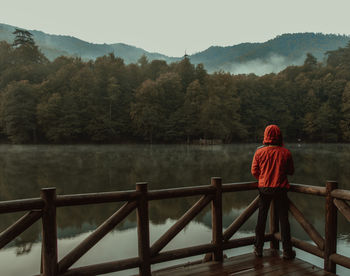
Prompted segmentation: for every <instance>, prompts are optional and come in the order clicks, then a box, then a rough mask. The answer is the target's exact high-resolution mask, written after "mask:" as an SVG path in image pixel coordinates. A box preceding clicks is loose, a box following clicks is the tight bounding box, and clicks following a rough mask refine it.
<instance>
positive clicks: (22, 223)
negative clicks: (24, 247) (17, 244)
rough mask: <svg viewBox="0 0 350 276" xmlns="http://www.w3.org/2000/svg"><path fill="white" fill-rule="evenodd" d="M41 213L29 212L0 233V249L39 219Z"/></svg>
mask: <svg viewBox="0 0 350 276" xmlns="http://www.w3.org/2000/svg"><path fill="white" fill-rule="evenodd" d="M41 214H42V211H41V210H40V211H30V212H29V213H27V214H25V215H24V216H23V217H21V218H20V219H19V220H17V221H16V222H15V223H14V224H12V225H11V226H10V227H8V228H7V229H5V230H4V231H2V232H1V233H0V249H1V248H3V247H4V246H5V245H6V244H8V243H9V242H11V241H12V240H14V239H15V238H16V237H17V236H19V235H20V234H21V233H23V231H25V230H26V229H27V228H28V227H30V226H31V225H33V224H34V223H35V222H36V221H37V220H38V219H40V218H41Z"/></svg>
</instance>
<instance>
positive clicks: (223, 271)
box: [152, 250, 335, 276]
mask: <svg viewBox="0 0 350 276" xmlns="http://www.w3.org/2000/svg"><path fill="white" fill-rule="evenodd" d="M169 275H171V276H192V275H200V276H219V275H226V276H233V275H239V276H253V275H269V276H270V275H272V276H277V275H283V276H285V275H293V276H299V275H300V276H302V275H327V276H328V275H329V276H331V275H335V274H333V273H330V272H326V271H324V270H323V269H322V268H319V267H316V266H314V265H312V264H310V263H308V262H305V261H302V260H300V259H294V260H288V261H286V260H283V259H282V257H281V256H279V255H276V254H273V252H272V251H270V250H265V251H264V257H263V258H257V257H255V256H254V254H253V253H248V254H244V255H239V256H235V257H231V258H228V259H225V260H224V262H223V263H220V262H206V263H200V264H194V265H188V264H185V265H182V266H174V267H172V268H166V269H162V270H158V271H154V272H153V273H152V276H169Z"/></svg>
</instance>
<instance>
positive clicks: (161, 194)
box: [0, 181, 350, 214]
mask: <svg viewBox="0 0 350 276" xmlns="http://www.w3.org/2000/svg"><path fill="white" fill-rule="evenodd" d="M257 187H258V184H257V182H256V181H250V182H237V183H225V184H222V192H223V193H228V192H238V191H248V190H255V189H256V188H257ZM290 191H291V192H297V193H304V194H310V195H319V196H326V188H325V187H322V186H314V185H305V184H296V183H291V184H290ZM214 193H215V189H214V188H213V187H212V186H211V185H200V186H190V187H177V188H168V189H157V190H149V191H148V192H147V198H148V200H160V199H168V198H175V197H188V196H197V195H206V194H214ZM139 196H140V193H139V192H137V191H135V190H126V191H112V192H95V193H82V194H66V195H57V197H56V200H55V203H56V207H66V206H75V205H87V204H100V203H109V202H124V201H128V200H137V199H138V197H139ZM332 196H333V197H335V198H338V199H345V200H350V191H349V190H343V189H336V190H333V191H332ZM43 206H44V202H43V200H42V199H41V198H39V197H38V198H26V199H16V200H8V201H0V214H2V213H12V212H22V211H30V210H33V209H42V208H43Z"/></svg>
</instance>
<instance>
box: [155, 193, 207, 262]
mask: <svg viewBox="0 0 350 276" xmlns="http://www.w3.org/2000/svg"><path fill="white" fill-rule="evenodd" d="M212 199H213V196H212V195H206V196H203V197H201V199H200V200H198V201H197V202H196V203H195V204H194V205H193V206H192V207H191V208H190V209H189V210H188V211H187V212H186V213H185V214H184V215H183V216H182V217H181V218H180V219H179V220H178V221H177V222H176V223H175V224H174V225H173V226H172V227H170V228H169V230H168V231H167V232H165V233H164V234H163V235H162V236H161V237H160V238H159V239H158V240H157V241H156V242H155V243H154V244H153V245H152V247H151V256H155V255H156V254H157V253H159V252H160V251H161V250H162V249H163V248H164V247H165V246H166V245H167V244H168V243H169V242H170V241H171V240H172V239H173V238H174V237H175V236H176V235H177V234H178V233H179V232H180V231H181V230H182V229H183V228H184V227H185V226H186V225H187V224H188V223H189V222H190V221H191V220H192V219H193V218H194V217H195V216H196V215H198V214H199V212H200V211H202V209H203V208H204V207H205V206H206V205H207V204H208V203H209V202H210V201H211V200H212Z"/></svg>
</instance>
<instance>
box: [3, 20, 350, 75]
mask: <svg viewBox="0 0 350 276" xmlns="http://www.w3.org/2000/svg"><path fill="white" fill-rule="evenodd" d="M15 28H16V27H14V26H11V25H7V24H2V23H0V41H1V40H5V41H7V42H8V43H12V41H13V38H14V35H13V34H12V32H13V31H14V30H15ZM28 31H30V32H31V33H32V34H33V38H34V40H35V42H36V44H37V45H38V46H39V48H40V50H41V51H42V52H43V53H44V54H45V55H46V56H47V57H48V58H49V59H50V60H54V59H55V58H56V57H58V56H61V55H65V56H72V57H81V58H82V59H83V60H89V59H93V60H94V59H96V58H98V57H100V56H104V55H107V54H109V53H114V55H115V56H118V57H120V58H122V59H123V60H124V61H125V63H127V64H129V63H136V62H137V61H138V59H139V58H140V57H141V56H142V55H145V56H146V57H147V58H148V60H149V61H152V60H164V61H166V62H168V63H170V62H176V61H179V60H181V59H182V57H170V56H167V55H164V54H161V53H156V52H148V51H146V50H144V49H142V48H139V47H136V46H132V45H128V44H125V43H112V44H105V43H104V44H95V43H90V42H86V41H84V40H81V39H79V38H76V37H73V36H68V35H53V34H46V33H44V32H42V31H38V30H28ZM349 40H350V36H346V35H336V34H323V33H311V32H309V33H293V34H291V33H287V34H281V35H278V36H276V37H275V38H271V39H269V40H267V41H265V42H244V43H240V44H236V45H232V46H210V47H209V48H207V49H206V50H204V51H200V52H198V53H195V54H192V55H190V56H189V58H190V59H191V62H192V63H193V64H199V63H202V64H203V65H204V66H205V68H206V69H207V70H208V71H209V72H214V71H220V70H223V71H228V72H231V73H234V74H239V73H255V74H258V75H262V74H265V73H271V72H272V73H277V72H279V71H281V70H283V69H284V68H285V67H287V66H290V65H300V64H302V63H303V61H304V59H305V56H306V54H307V53H311V54H313V55H314V56H315V57H316V58H317V59H318V61H323V60H324V58H325V56H324V54H325V53H326V52H327V51H332V50H336V49H338V48H339V47H344V46H345V45H346V44H347V43H348V42H349Z"/></svg>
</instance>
